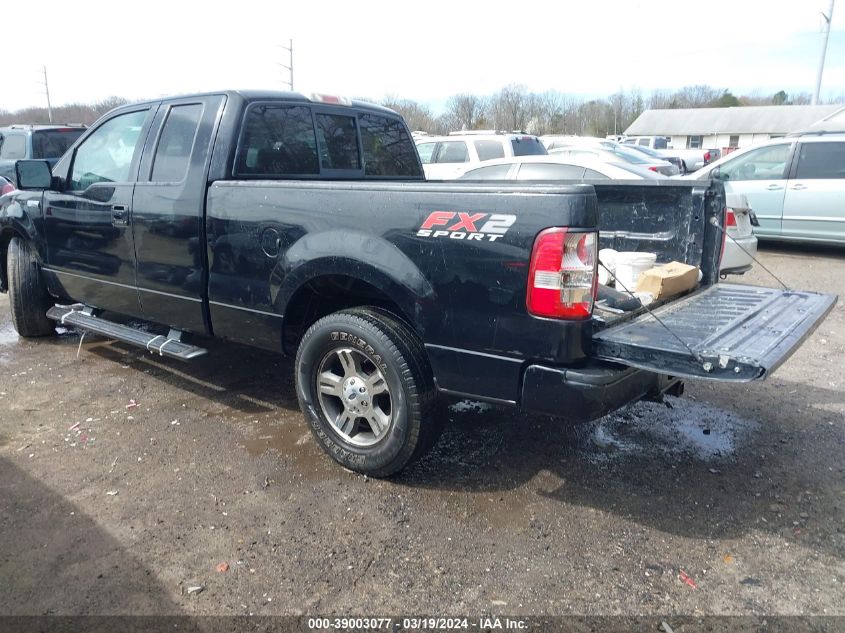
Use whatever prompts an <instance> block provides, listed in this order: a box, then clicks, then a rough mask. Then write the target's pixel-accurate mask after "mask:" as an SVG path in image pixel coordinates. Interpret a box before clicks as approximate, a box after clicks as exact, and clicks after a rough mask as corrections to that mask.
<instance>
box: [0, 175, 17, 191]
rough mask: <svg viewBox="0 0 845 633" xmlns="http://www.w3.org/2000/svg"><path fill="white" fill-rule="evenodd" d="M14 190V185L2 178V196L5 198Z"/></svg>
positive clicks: (0, 179)
mask: <svg viewBox="0 0 845 633" xmlns="http://www.w3.org/2000/svg"><path fill="white" fill-rule="evenodd" d="M14 190H15V185H14V183H13V182H12V181H11V180H9V179H8V178H5V177H4V176H0V196H5V195H6V194H7V193H12V192H13V191H14Z"/></svg>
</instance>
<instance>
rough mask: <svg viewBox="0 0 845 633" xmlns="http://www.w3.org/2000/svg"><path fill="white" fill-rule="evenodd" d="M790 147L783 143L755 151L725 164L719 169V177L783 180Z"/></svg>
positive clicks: (728, 178) (725, 178)
mask: <svg viewBox="0 0 845 633" xmlns="http://www.w3.org/2000/svg"><path fill="white" fill-rule="evenodd" d="M789 147H790V144H789V143H781V144H778V145H770V146H768V147H760V148H758V149H753V150H751V151H749V152H746V153H745V154H743V155H742V156H737V157H736V158H735V159H734V160H731V161H728V162H726V163H724V164H723V165H722V166H721V167H720V168H719V177H720V178H721V179H722V180H781V179H782V178H783V177H784V176H783V172H784V169H785V168H786V160H787V158H789Z"/></svg>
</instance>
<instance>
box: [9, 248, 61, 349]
mask: <svg viewBox="0 0 845 633" xmlns="http://www.w3.org/2000/svg"><path fill="white" fill-rule="evenodd" d="M6 261H7V268H6V270H7V271H8V273H9V306H10V307H11V312H12V325H14V326H15V329H16V330H17V331H18V334H20V335H21V336H25V337H35V336H49V335H50V334H54V333H55V331H56V328H55V325H54V324H53V322H52V321H51V320H50V319H48V318H47V310H49V309H50V307H51V306H52V305H53V303H54V302H53V300H52V299H51V298H50V295H49V293H48V292H47V285H46V284H45V283H44V279H43V278H42V276H41V268H40V266H39V264H38V258H37V257H36V255H35V251H34V249H33V248H32V245H31V244H30V243H29V242H27V241H25V240H22V239H20V238H18V237H14V238H12V241H11V242H9V252H8V259H7V260H6Z"/></svg>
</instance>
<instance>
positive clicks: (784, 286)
mask: <svg viewBox="0 0 845 633" xmlns="http://www.w3.org/2000/svg"><path fill="white" fill-rule="evenodd" d="M710 224H712V225H713V226H715V227H716V228H717V229H719V230H720V231H721V232H722V234H723V235H724V236H725V237H726V238H728V239H729V240H730V241H732V242H733V243H734V244H736V245H737V246H738V247H739V249H740V250H741V251H742V252H743V253H745V254H746V255H748V256H749V257H750V258H751V259H753V260H754V261H755V262H757V263H758V264H760V268H762V269H763V270H765V271H766V272H767V273H769V274H770V275H771V276H772V277H774V278H775V281H777V282H778V283H779V284H780V285H781V286H783V289H784V290H786V291H787V292H790V291H791V289H790V288H789V286H787V285H786V284H785V283H783V282H782V281H781V279H780V277H778V276H777V275H776V274H774V273H773V272H772V271H771V270H769V269H768V268H766V267H765V266H764V265H763V262H761V261H760V260H759V259H757V258H756V257H754V255H752V254H751V253H749V252H748V251H747V250H745V248H743V246H742V244H740V243H739V242H737V241H736V240H735V239H734V238H733V237H732V236H731V235H729V234H728V232H727V231H726V230H725V229H724V228H722V225H721V224H719V220H717V219H716V216H715V215H714V216H713V217H711V218H710Z"/></svg>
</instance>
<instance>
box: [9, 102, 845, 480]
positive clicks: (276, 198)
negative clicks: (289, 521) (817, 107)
mask: <svg viewBox="0 0 845 633" xmlns="http://www.w3.org/2000/svg"><path fill="white" fill-rule="evenodd" d="M16 177H17V179H18V183H17V184H18V188H19V190H17V191H15V192H13V193H11V194H7V195H5V196H3V197H2V198H0V255H1V256H2V257H0V261H2V267H0V288H1V289H2V290H3V291H8V292H9V294H10V305H11V311H12V319H13V322H14V325H15V327H16V328H17V331H18V332H19V333H20V334H21V335H22V336H27V337H36V336H46V335H50V334H52V333H53V332H54V330H55V325H56V323H62V324H64V325H65V326H74V327H76V328H78V329H81V330H84V331H91V332H95V333H99V334H101V335H104V336H108V337H111V338H114V339H118V340H121V341H124V342H128V343H132V344H135V345H139V346H142V347H145V348H146V349H147V350H149V351H150V352H152V353H155V354H160V355H163V356H170V357H174V358H179V359H182V360H192V359H198V358H199V359H202V360H201V361H200V362H215V361H214V359H213V358H209V357H208V356H203V355H204V354H205V353H206V350H205V349H204V348H203V347H202V341H203V339H204V338H205V337H211V336H214V337H219V338H223V339H228V340H231V341H235V342H238V343H242V344H246V345H252V346H257V347H260V348H264V349H268V350H274V351H277V352H279V353H282V354H286V355H290V356H292V357H295V373H296V392H297V396H298V398H299V402H300V405H301V408H302V411H303V413H304V415H305V418H306V420H307V421H308V423H309V425H310V427H311V430H312V431H313V433H314V435H315V437H316V439H317V441H318V442H319V443H320V445H321V446H322V447H323V448H324V449H325V450H326V451H327V452H328V453H329V454H330V455H331V456H332V457H333V458H334V459H336V460H337V461H338V462H340V463H341V464H343V465H344V466H347V467H349V468H352V469H354V470H357V471H360V472H364V473H368V474H371V475H375V476H386V475H389V474H391V473H395V472H397V471H398V470H400V469H401V468H403V467H404V466H405V465H407V464H408V463H409V462H411V461H412V460H414V459H416V458H418V457H419V456H421V455H422V454H423V453H424V452H425V451H426V450H427V449H428V448H429V447H430V446H431V445H432V444H433V442H434V441H435V440H436V438H437V434H438V429H439V426H440V423H441V417H442V416H439V415H437V414H436V409H435V408H434V404H435V402H436V400H437V398H436V396H437V394H438V393H446V394H453V395H459V396H463V397H469V398H474V399H481V400H486V401H490V402H494V403H500V404H502V405H508V406H517V407H521V408H522V409H524V410H526V411H532V412H537V413H541V414H546V415H551V416H558V417H560V418H564V419H567V420H588V419H594V418H596V417H599V416H602V415H604V414H606V413H608V412H610V411H612V410H614V409H617V408H619V407H621V406H623V405H625V404H627V403H630V402H633V401H636V400H638V399H642V398H652V397H654V398H657V397H660V395H661V394H662V393H665V392H667V391H674V392H677V391H679V390H680V388H681V387H682V383H681V382H680V381H681V379H682V378H702V379H710V380H720V381H729V382H737V381H739V382H742V381H751V380H756V379H759V378H763V377H765V376H766V375H768V374H769V373H770V372H772V371H773V370H774V369H775V368H776V367H777V366H778V365H779V364H780V363H782V362H783V361H784V360H785V359H786V358H787V357H788V356H789V355H790V354H791V353H792V352H793V351H794V350H795V349H796V348H797V347H798V346H799V345H800V344H801V342H802V340H803V339H804V338H805V337H806V336H808V335H809V334H810V333H811V332H812V331H813V329H814V328H815V327H816V326H817V325H818V323H819V322H820V321H821V320H822V319H823V318H824V316H825V315H826V314H827V313H828V311H829V310H830V309H831V308H832V306H833V304H834V303H835V301H836V297H833V296H829V295H823V294H816V293H811V292H800V291H781V290H773V289H768V288H761V287H752V286H741V285H734V284H724V283H721V284H720V283H717V281H718V270H719V260H720V257H721V252H722V249H723V246H724V232H723V231H722V228H721V227H722V226H723V223H724V218H725V196H724V190H723V188H722V185H721V183H719V182H713V183H711V182H698V181H666V182H663V181H655V182H649V183H646V184H642V181H639V182H640V183H641V184H634V183H623V182H613V183H608V182H607V181H604V182H596V183H595V184H572V185H566V184H563V185H562V184H556V183H538V184H535V183H532V184H524V185H519V184H516V185H515V184H513V183H507V182H491V181H487V182H478V183H473V182H466V181H459V182H433V181H429V182H427V181H425V179H424V177H423V171H422V167H421V164H420V160H419V157H418V155H417V153H416V151H415V149H414V144H413V142H412V140H411V136H410V134H409V133H408V130H407V127H406V125H405V123H404V122H403V120H402V119H401V118H400V117H399V116H398V115H397V114H395V113H394V112H392V111H390V110H387V109H385V108H381V107H379V106H374V105H368V104H365V103H362V102H357V101H346V100H343V99H337V98H330V97H325V96H314V97H311V98H307V97H304V96H302V95H298V94H294V93H258V92H234V91H231V92H222V93H215V94H201V95H194V96H183V97H177V98H172V99H158V100H154V101H149V102H145V103H138V104H134V105H127V106H122V107H120V108H118V109H115V110H114V111H112V112H110V113H109V114H107V115H105V116H104V117H103V118H102V119H101V120H100V121H98V122H97V123H96V124H95V125H94V126H92V127H91V129H89V130H88V131H87V132H86V133H85V134H84V135H83V136H82V137H81V138H80V139H79V140H78V141H77V142H76V143H75V144H74V145H73V146H72V147H71V148H70V150H69V151H68V152H67V153H66V154H65V155H64V156H63V157H62V159H61V160H59V162H58V163H57V164H56V165H55V166H54V167H53V168H52V169H51V168H50V165H49V163H47V162H44V161H20V162H18V163H17V165H16ZM600 246H601V247H610V248H614V249H616V250H618V251H649V252H653V253H656V254H657V257H658V260H657V261H658V262H659V263H661V262H670V261H678V262H683V263H686V264H690V265H693V266H696V267H698V268H699V270H700V273H701V274H700V282H699V284H698V285H697V287H696V288H695V289H693V290H692V291H688V292H686V293H684V294H682V295H679V296H676V297H672V298H669V299H665V300H658V301H656V302H654V303H652V304H651V305H650V306H648V308H646V307H643V306H641V305H640V302H638V301H637V302H634V305H633V306H630V305H629V307H628V308H627V310H628V311H627V312H619V311H617V310H610V309H605V308H604V307H603V304H602V303H601V302H599V303H597V300H596V298H597V295H601V293H602V292H603V291H604V290H603V288H601V287H599V286H598V282H597V278H598V275H597V267H598V266H599V261H598V249H599V247H600ZM629 303H631V302H629ZM115 315H123V317H124V318H120V317H119V316H115ZM125 317H130V318H128V319H127V318H125ZM138 319H140V320H142V321H145V322H147V323H149V324H151V325H150V326H149V327H144V328H139V327H136V326H133V324H134V323H136V322H137V320H138Z"/></svg>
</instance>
